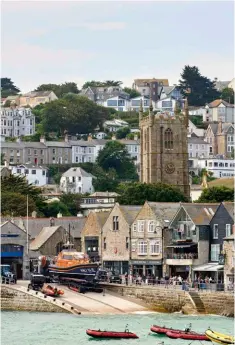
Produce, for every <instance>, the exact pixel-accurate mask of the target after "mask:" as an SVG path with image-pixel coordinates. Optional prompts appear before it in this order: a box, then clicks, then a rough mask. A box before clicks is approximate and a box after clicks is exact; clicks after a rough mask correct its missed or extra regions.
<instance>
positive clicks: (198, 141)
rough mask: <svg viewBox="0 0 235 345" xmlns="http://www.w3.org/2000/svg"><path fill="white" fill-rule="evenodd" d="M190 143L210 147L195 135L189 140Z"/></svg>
mask: <svg viewBox="0 0 235 345" xmlns="http://www.w3.org/2000/svg"><path fill="white" fill-rule="evenodd" d="M188 143H189V144H203V145H209V143H208V142H207V141H205V140H203V139H201V138H199V137H198V136H196V135H194V136H192V137H189V138H188Z"/></svg>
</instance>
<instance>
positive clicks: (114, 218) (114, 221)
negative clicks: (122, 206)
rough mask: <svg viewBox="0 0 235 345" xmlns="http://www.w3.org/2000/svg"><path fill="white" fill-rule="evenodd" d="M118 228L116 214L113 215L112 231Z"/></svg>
mask: <svg viewBox="0 0 235 345" xmlns="http://www.w3.org/2000/svg"><path fill="white" fill-rule="evenodd" d="M118 230H119V221H118V216H113V231H118Z"/></svg>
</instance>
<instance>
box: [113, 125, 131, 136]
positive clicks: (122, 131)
mask: <svg viewBox="0 0 235 345" xmlns="http://www.w3.org/2000/svg"><path fill="white" fill-rule="evenodd" d="M130 132H131V130H130V128H129V127H123V128H120V129H118V130H117V132H116V138H117V139H123V138H126V137H127V135H128V134H130Z"/></svg>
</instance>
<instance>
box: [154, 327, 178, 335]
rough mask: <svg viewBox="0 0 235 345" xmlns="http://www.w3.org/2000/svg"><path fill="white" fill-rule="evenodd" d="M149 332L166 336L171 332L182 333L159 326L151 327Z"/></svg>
mask: <svg viewBox="0 0 235 345" xmlns="http://www.w3.org/2000/svg"><path fill="white" fill-rule="evenodd" d="M150 331H152V332H154V333H157V334H166V333H167V332H171V331H174V332H183V331H182V330H180V329H172V328H167V327H161V326H157V325H153V326H152V327H151V328H150Z"/></svg>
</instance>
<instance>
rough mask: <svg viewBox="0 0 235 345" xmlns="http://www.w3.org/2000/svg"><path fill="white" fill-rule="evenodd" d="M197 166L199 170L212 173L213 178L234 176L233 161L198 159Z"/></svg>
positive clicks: (234, 164) (234, 165)
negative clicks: (204, 169)
mask: <svg viewBox="0 0 235 345" xmlns="http://www.w3.org/2000/svg"><path fill="white" fill-rule="evenodd" d="M198 165H199V167H200V169H203V168H206V169H207V170H208V171H211V172H212V173H213V176H214V177H217V178H220V177H233V176H235V172H234V168H235V163H234V160H233V159H220V158H210V159H199V160H198Z"/></svg>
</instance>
